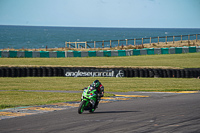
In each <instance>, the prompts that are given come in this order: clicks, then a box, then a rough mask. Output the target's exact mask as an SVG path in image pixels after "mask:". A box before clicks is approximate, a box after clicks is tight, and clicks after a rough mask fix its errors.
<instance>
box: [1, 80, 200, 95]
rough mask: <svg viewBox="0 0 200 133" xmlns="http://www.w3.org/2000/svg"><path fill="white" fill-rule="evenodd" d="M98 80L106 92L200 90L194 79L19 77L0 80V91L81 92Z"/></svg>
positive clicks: (197, 81) (199, 82) (199, 85)
mask: <svg viewBox="0 0 200 133" xmlns="http://www.w3.org/2000/svg"><path fill="white" fill-rule="evenodd" d="M95 79H99V80H100V82H102V84H103V85H104V87H105V91H107V92H127V91H170V90H175V91H182V90H200V81H199V79H195V78H115V77H112V78H111V77H107V78H105V77H98V78H97V77H76V78H74V77H21V78H0V85H1V86H0V90H10V91H12V90H68V91H70V90H72V91H81V89H83V88H84V87H87V86H88V85H89V84H91V83H92V82H93V81H94V80H95Z"/></svg>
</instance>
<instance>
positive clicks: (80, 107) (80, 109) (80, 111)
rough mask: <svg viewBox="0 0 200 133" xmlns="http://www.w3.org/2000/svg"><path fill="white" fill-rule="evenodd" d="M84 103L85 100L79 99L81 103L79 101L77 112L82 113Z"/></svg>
mask: <svg viewBox="0 0 200 133" xmlns="http://www.w3.org/2000/svg"><path fill="white" fill-rule="evenodd" d="M85 103H86V101H84V100H83V101H81V103H80V105H79V107H78V113H79V114H82V113H83V111H84V109H85Z"/></svg>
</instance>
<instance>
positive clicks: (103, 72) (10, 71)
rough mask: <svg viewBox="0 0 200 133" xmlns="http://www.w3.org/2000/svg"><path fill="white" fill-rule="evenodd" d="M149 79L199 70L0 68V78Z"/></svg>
mask: <svg viewBox="0 0 200 133" xmlns="http://www.w3.org/2000/svg"><path fill="white" fill-rule="evenodd" d="M55 76H59V77H64V76H66V77H150V78H159V77H160V78H199V77H200V68H187V69H154V68H141V69H139V68H96V67H91V68H90V67H81V68H80V67H73V68H72V67H0V77H55Z"/></svg>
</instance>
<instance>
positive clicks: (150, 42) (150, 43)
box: [150, 37, 151, 45]
mask: <svg viewBox="0 0 200 133" xmlns="http://www.w3.org/2000/svg"><path fill="white" fill-rule="evenodd" d="M150 45H151V37H150Z"/></svg>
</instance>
